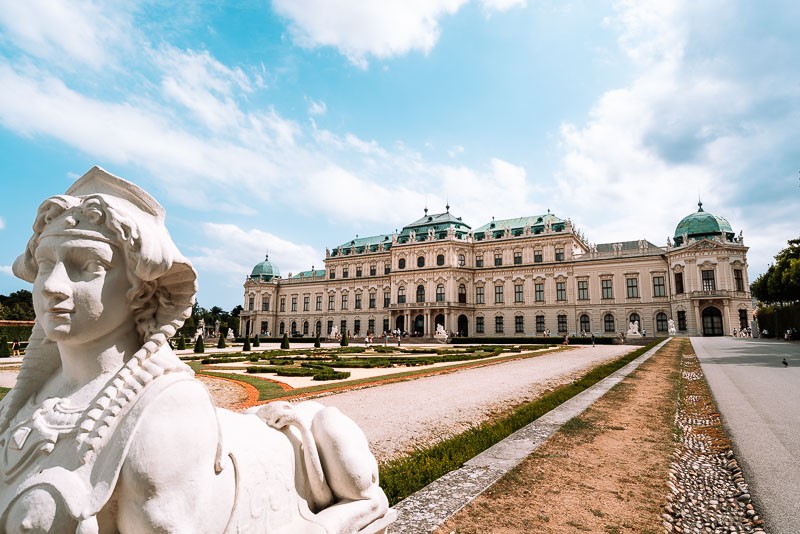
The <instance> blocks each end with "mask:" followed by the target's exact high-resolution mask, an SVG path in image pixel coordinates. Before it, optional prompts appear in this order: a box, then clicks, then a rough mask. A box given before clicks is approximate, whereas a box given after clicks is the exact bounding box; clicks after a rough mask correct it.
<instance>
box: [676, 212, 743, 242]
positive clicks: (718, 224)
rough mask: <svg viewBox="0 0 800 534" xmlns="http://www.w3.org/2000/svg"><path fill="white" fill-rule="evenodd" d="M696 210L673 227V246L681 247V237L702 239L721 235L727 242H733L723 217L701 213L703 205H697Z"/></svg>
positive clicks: (727, 224)
mask: <svg viewBox="0 0 800 534" xmlns="http://www.w3.org/2000/svg"><path fill="white" fill-rule="evenodd" d="M697 206H698V210H697V211H696V212H695V213H692V214H691V215H687V216H686V217H684V218H683V219H682V220H681V222H679V223H678V226H677V227H675V245H676V246H679V245H683V244H685V243H683V236H684V235H686V236H687V237H692V238H703V237H711V236H718V235H723V236H725V238H726V239H727V240H728V241H732V240H733V230H732V229H731V225H730V223H728V221H727V220H725V218H724V217H719V216H717V215H712V214H711V213H708V212H707V211H703V203H702V202H698V203H697Z"/></svg>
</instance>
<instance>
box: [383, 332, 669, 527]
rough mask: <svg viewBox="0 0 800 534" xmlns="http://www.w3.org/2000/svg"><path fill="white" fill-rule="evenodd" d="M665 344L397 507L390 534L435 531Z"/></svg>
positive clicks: (657, 346) (660, 344)
mask: <svg viewBox="0 0 800 534" xmlns="http://www.w3.org/2000/svg"><path fill="white" fill-rule="evenodd" d="M667 341H669V338H668V339H666V340H664V341H662V342H661V343H659V344H658V345H656V346H655V347H653V348H652V349H650V350H649V351H647V352H646V353H644V354H642V355H641V356H639V357H638V358H636V359H635V360H633V361H632V362H630V363H629V364H627V365H625V366H624V367H622V368H621V369H618V370H617V371H614V372H613V373H611V374H610V375H608V376H607V377H606V378H604V379H603V380H601V381H599V382H597V383H596V384H595V385H593V386H592V387H590V388H588V389H586V390H584V391H582V392H581V393H579V394H577V395H575V396H574V397H572V398H571V399H570V400H568V401H566V402H565V403H563V404H561V405H560V406H558V407H557V408H554V409H553V410H551V411H549V412H547V413H546V414H544V415H543V416H542V417H540V418H538V419H537V420H536V421H534V422H532V423H530V424H529V425H527V426H525V427H523V428H521V429H519V430H517V431H516V432H514V433H513V434H511V435H510V436H508V437H507V438H505V439H504V440H502V441H500V442H499V443H496V444H495V445H493V446H492V447H490V448H488V449H486V450H485V451H483V452H482V453H480V454H478V455H477V456H475V457H474V458H472V459H471V460H469V461H467V462H466V463H465V464H464V465H463V466H462V467H460V468H459V469H455V470H453V471H451V472H450V473H448V474H446V475H444V476H443V477H441V478H439V479H437V480H435V481H433V482H431V483H430V484H428V485H427V486H425V487H424V488H422V489H421V490H419V491H417V492H416V493H414V494H413V495H411V496H409V497H408V498H406V499H404V500H402V501H400V502H399V503H397V504H396V505H395V506H394V509H395V510H397V512H398V515H399V517H398V519H397V521H396V522H395V523H394V524H393V525H392V526H391V532H392V534H397V533H405V532H407V533H418V532H433V531H434V530H436V529H437V528H438V527H439V526H440V525H442V524H443V523H444V522H445V521H447V519H448V518H450V517H451V516H452V515H454V514H455V513H456V512H458V511H459V510H461V509H462V508H463V507H464V506H466V505H467V504H469V503H470V502H471V501H472V500H473V499H475V498H476V497H477V496H478V495H480V494H481V493H483V492H484V491H485V490H486V489H487V488H489V486H491V485H492V484H494V483H495V482H497V481H498V480H499V479H500V478H501V477H502V476H503V475H505V474H506V473H508V472H509V471H510V470H511V469H513V468H514V467H515V466H516V465H518V464H519V463H520V462H521V461H522V460H523V459H525V458H526V457H527V456H528V455H530V454H531V453H532V452H533V451H535V450H536V449H538V448H539V447H541V446H542V445H543V444H544V442H545V441H547V439H548V438H549V437H550V436H552V435H553V434H554V433H555V432H557V431H558V429H559V428H561V426H562V425H563V424H564V423H566V422H567V421H569V420H570V419H572V418H573V417H577V416H578V415H580V414H581V413H583V412H584V411H585V410H586V409H587V408H588V407H589V406H591V405H592V404H593V403H594V402H595V401H596V400H597V399H599V398H600V397H602V396H603V395H604V394H605V393H606V392H607V391H608V390H610V389H611V388H612V387H614V386H615V385H617V384H618V383H619V382H621V381H622V380H623V379H624V378H625V377H626V376H628V375H629V374H630V373H631V372H633V371H634V370H635V369H636V368H637V367H639V365H641V364H642V363H644V362H645V361H647V360H648V359H650V357H651V356H653V354H655V353H656V352H657V351H658V350H659V349H660V348H661V347H663V346H664V344H666V343H667ZM634 348H635V347H634Z"/></svg>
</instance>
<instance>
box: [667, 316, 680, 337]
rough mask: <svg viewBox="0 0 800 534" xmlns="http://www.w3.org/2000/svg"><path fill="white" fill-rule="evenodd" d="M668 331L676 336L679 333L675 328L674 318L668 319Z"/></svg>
mask: <svg viewBox="0 0 800 534" xmlns="http://www.w3.org/2000/svg"><path fill="white" fill-rule="evenodd" d="M667 331H668V333H669V335H671V336H674V335H675V334H677V333H678V331H677V330H675V321H673V320H672V319H669V320H668V321H667Z"/></svg>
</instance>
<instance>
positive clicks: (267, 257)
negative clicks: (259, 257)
mask: <svg viewBox="0 0 800 534" xmlns="http://www.w3.org/2000/svg"><path fill="white" fill-rule="evenodd" d="M264 261H269V250H267V255H266V256H265V257H264Z"/></svg>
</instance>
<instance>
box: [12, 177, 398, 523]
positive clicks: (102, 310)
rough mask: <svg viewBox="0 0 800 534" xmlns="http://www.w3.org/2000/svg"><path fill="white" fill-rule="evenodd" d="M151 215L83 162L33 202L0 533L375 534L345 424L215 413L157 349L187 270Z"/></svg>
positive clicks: (353, 428)
mask: <svg viewBox="0 0 800 534" xmlns="http://www.w3.org/2000/svg"><path fill="white" fill-rule="evenodd" d="M164 219H165V213H164V209H163V208H162V207H161V206H160V205H159V204H158V202H156V201H155V199H153V198H152V197H151V196H150V195H148V194H147V193H146V192H144V191H143V190H142V189H140V188H139V187H137V186H136V185H134V184H132V183H130V182H127V181H125V180H122V179H120V178H117V177H115V176H112V175H111V174H109V173H107V172H106V171H104V170H103V169H100V168H98V167H94V168H92V169H91V170H90V171H89V172H88V173H86V174H85V175H84V176H83V177H81V178H80V179H79V180H78V181H77V182H75V184H73V185H72V187H70V188H69V189H68V190H67V192H66V193H65V194H63V195H56V196H54V197H51V198H49V199H47V200H45V201H44V202H43V203H42V205H41V206H40V207H39V210H38V212H37V214H36V217H35V220H34V223H33V235H32V237H31V238H30V240H29V241H28V245H27V247H26V249H25V251H24V253H23V254H22V255H21V256H20V257H19V258H17V260H16V261H15V262H14V266H13V270H14V274H16V275H17V276H18V277H20V278H22V279H23V280H26V281H28V282H32V283H33V301H34V309H35V311H36V323H35V326H34V328H33V334H32V335H31V338H30V341H29V346H28V350H27V354H26V356H25V359H24V360H23V362H22V366H21V369H20V372H19V376H18V380H17V383H16V385H15V386H14V388H13V389H12V390H11V391H10V392H9V393H8V395H6V397H5V398H4V399H3V400H2V401H0V452H2V454H0V468H2V473H3V476H2V477H0V531H3V532H19V531H35V532H76V533H80V534H90V533H98V532H248V533H250V532H256V533H258V532H319V533H332V532H336V533H343V532H348V533H349V532H358V531H360V530H362V529H364V528H368V529H369V531H370V532H380V531H382V529H383V528H384V527H385V525H386V524H388V523H389V522H391V520H392V518H393V514H394V512H393V511H391V510H390V509H389V508H388V502H387V499H386V496H385V495H384V493H383V491H382V490H381V489H380V487H379V486H378V466H377V463H376V461H375V458H374V457H373V456H372V454H371V453H370V451H369V448H368V444H367V440H366V438H365V437H364V434H363V432H362V431H361V429H360V428H359V427H358V426H357V425H356V424H355V423H354V422H353V421H352V420H351V419H349V418H348V417H346V416H345V415H343V414H342V413H341V412H339V411H338V410H336V409H335V408H329V407H325V406H323V405H322V404H319V403H315V402H303V403H299V404H289V403H285V402H281V403H270V404H267V405H264V406H260V407H256V408H254V409H251V410H249V411H248V413H245V414H237V413H233V412H230V411H227V410H223V409H219V408H216V407H215V406H214V405H213V403H212V401H211V398H210V396H209V394H208V391H207V390H206V389H205V387H204V386H203V384H202V383H200V382H199V381H197V380H195V379H194V373H193V371H192V370H191V368H189V367H188V366H187V365H185V364H184V363H183V362H181V361H180V360H179V359H178V358H177V356H176V355H175V354H174V353H173V352H172V350H171V348H170V346H169V344H168V340H169V338H170V337H172V336H173V335H175V333H176V332H177V331H178V329H179V328H180V327H181V326H182V325H183V322H184V320H185V319H186V318H187V317H189V316H190V314H191V311H192V305H193V303H194V298H195V292H196V290H197V275H196V273H195V271H194V269H193V268H192V265H191V264H190V263H189V261H188V260H187V259H186V258H185V257H184V256H183V255H182V254H181V253H180V251H179V250H178V249H177V247H176V246H175V244H174V243H173V241H172V239H171V238H170V235H169V232H168V231H167V228H166V226H165V223H164ZM264 263H269V261H268V259H266V260H265V262H264ZM262 265H263V263H262ZM312 426H313V429H314V430H313V433H312V432H311V428H312ZM187 443H189V444H191V446H187Z"/></svg>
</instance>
